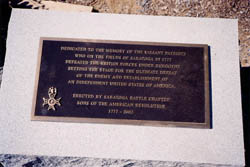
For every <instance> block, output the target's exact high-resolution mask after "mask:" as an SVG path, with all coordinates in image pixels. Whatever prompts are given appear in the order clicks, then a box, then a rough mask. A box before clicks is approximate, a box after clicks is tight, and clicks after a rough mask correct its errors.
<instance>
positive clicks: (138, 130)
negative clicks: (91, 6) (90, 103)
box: [0, 9, 244, 166]
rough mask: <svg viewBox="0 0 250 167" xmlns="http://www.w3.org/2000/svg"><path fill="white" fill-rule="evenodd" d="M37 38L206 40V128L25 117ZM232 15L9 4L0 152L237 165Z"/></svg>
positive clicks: (239, 138)
mask: <svg viewBox="0 0 250 167" xmlns="http://www.w3.org/2000/svg"><path fill="white" fill-rule="evenodd" d="M40 37H64V38H83V39H110V40H126V41H152V42H171V43H198V44H208V45H209V46H210V47H211V67H212V74H211V75H212V112H213V128H212V129H191V128H167V127H165V128H164V127H163V128H158V127H146V126H126V125H102V124H80V123H57V122H32V121H30V119H31V105H32V99H33V89H34V81H35V72H36V63H37V56H38V46H39V38H40ZM238 50H239V48H238V26H237V20H231V19H210V18H202V19H201V18H183V17H179V18H177V17H165V16H139V15H137V16H133V15H112V14H94V13H92V14H81V13H64V12H54V11H32V10H20V9H13V11H12V17H11V21H10V24H9V33H8V40H7V55H6V62H5V67H4V74H3V82H2V87H1V93H0V132H1V137H0V153H4V154H8V153H9V154H27V155H32V154H33V155H50V156H77V157H79V156H80V157H81V156H84V157H95V158H113V159H137V160H159V161H173V162H178V163H183V162H192V163H206V164H224V165H235V166H244V147H243V135H242V133H243V132H242V131H243V129H242V113H241V103H240V98H241V96H240V74H239V54H238Z"/></svg>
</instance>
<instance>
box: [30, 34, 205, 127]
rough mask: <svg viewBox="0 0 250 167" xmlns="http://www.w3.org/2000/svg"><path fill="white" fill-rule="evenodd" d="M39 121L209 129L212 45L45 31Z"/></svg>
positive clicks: (38, 95)
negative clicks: (64, 35) (68, 36)
mask: <svg viewBox="0 0 250 167" xmlns="http://www.w3.org/2000/svg"><path fill="white" fill-rule="evenodd" d="M37 68H38V70H37V78H36V81H37V82H36V85H35V91H34V92H35V94H34V104H33V112H32V120H47V121H74V122H88V123H90V122H91V123H115V124H133V125H155V126H181V127H197V128H210V93H209V92H210V91H209V55H208V46H207V45H198V44H171V43H155V42H154V43H152V42H132V41H111V40H78V39H61V38H41V40H40V51H39V57H38V66H37Z"/></svg>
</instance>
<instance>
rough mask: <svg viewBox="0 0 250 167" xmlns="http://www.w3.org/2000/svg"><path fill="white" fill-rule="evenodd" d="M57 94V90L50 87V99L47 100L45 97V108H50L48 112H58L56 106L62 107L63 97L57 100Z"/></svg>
mask: <svg viewBox="0 0 250 167" xmlns="http://www.w3.org/2000/svg"><path fill="white" fill-rule="evenodd" d="M56 94H57V89H56V88H54V87H50V88H49V90H48V95H49V98H48V99H46V98H44V97H43V107H44V106H45V105H48V106H49V107H48V110H50V109H52V110H54V111H55V110H56V108H55V105H58V106H61V104H60V100H61V97H60V98H58V99H55V97H56Z"/></svg>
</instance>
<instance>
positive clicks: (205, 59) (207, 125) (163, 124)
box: [31, 37, 212, 129]
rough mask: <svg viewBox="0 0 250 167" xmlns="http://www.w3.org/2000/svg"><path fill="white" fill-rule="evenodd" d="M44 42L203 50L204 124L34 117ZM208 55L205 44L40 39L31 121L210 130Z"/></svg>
mask: <svg viewBox="0 0 250 167" xmlns="http://www.w3.org/2000/svg"><path fill="white" fill-rule="evenodd" d="M44 40H51V41H71V42H92V43H110V44H135V45H153V46H181V47H200V48H204V55H203V56H204V57H203V62H204V80H205V82H204V83H205V86H204V89H205V90H204V92H205V94H204V96H205V113H204V114H205V122H204V123H192V122H175V121H149V120H130V119H112V118H84V117H80V118H79V117H57V116H36V115H35V107H36V99H37V89H38V83H39V77H40V75H39V74H40V66H41V57H42V46H43V41H44ZM210 73H211V71H210V55H209V46H208V45H207V44H187V43H166V42H152V41H151V42H149V41H123V40H103V39H77V38H59V37H40V40H39V50H38V58H37V66H36V74H35V84H34V93H33V100H32V112H31V121H50V122H72V123H95V124H120V125H139V126H156V127H185V128H202V129H211V128H212V121H211V115H212V114H211V113H212V111H211V106H210V105H211V85H210V78H211V77H210Z"/></svg>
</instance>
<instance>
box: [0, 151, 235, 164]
mask: <svg viewBox="0 0 250 167" xmlns="http://www.w3.org/2000/svg"><path fill="white" fill-rule="evenodd" d="M0 163H1V164H2V165H3V166H4V167H9V166H14V167H21V166H22V167H40V166H46V167H81V166H87V167H98V166H100V167H139V166H143V167H193V166H196V167H215V165H212V164H193V163H183V162H163V161H137V160H122V159H101V158H78V157H47V156H39V157H37V156H26V155H9V154H5V155H3V154H0ZM0 166H1V165H0ZM216 167H229V166H227V165H217V166H216ZM230 167H236V166H230Z"/></svg>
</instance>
